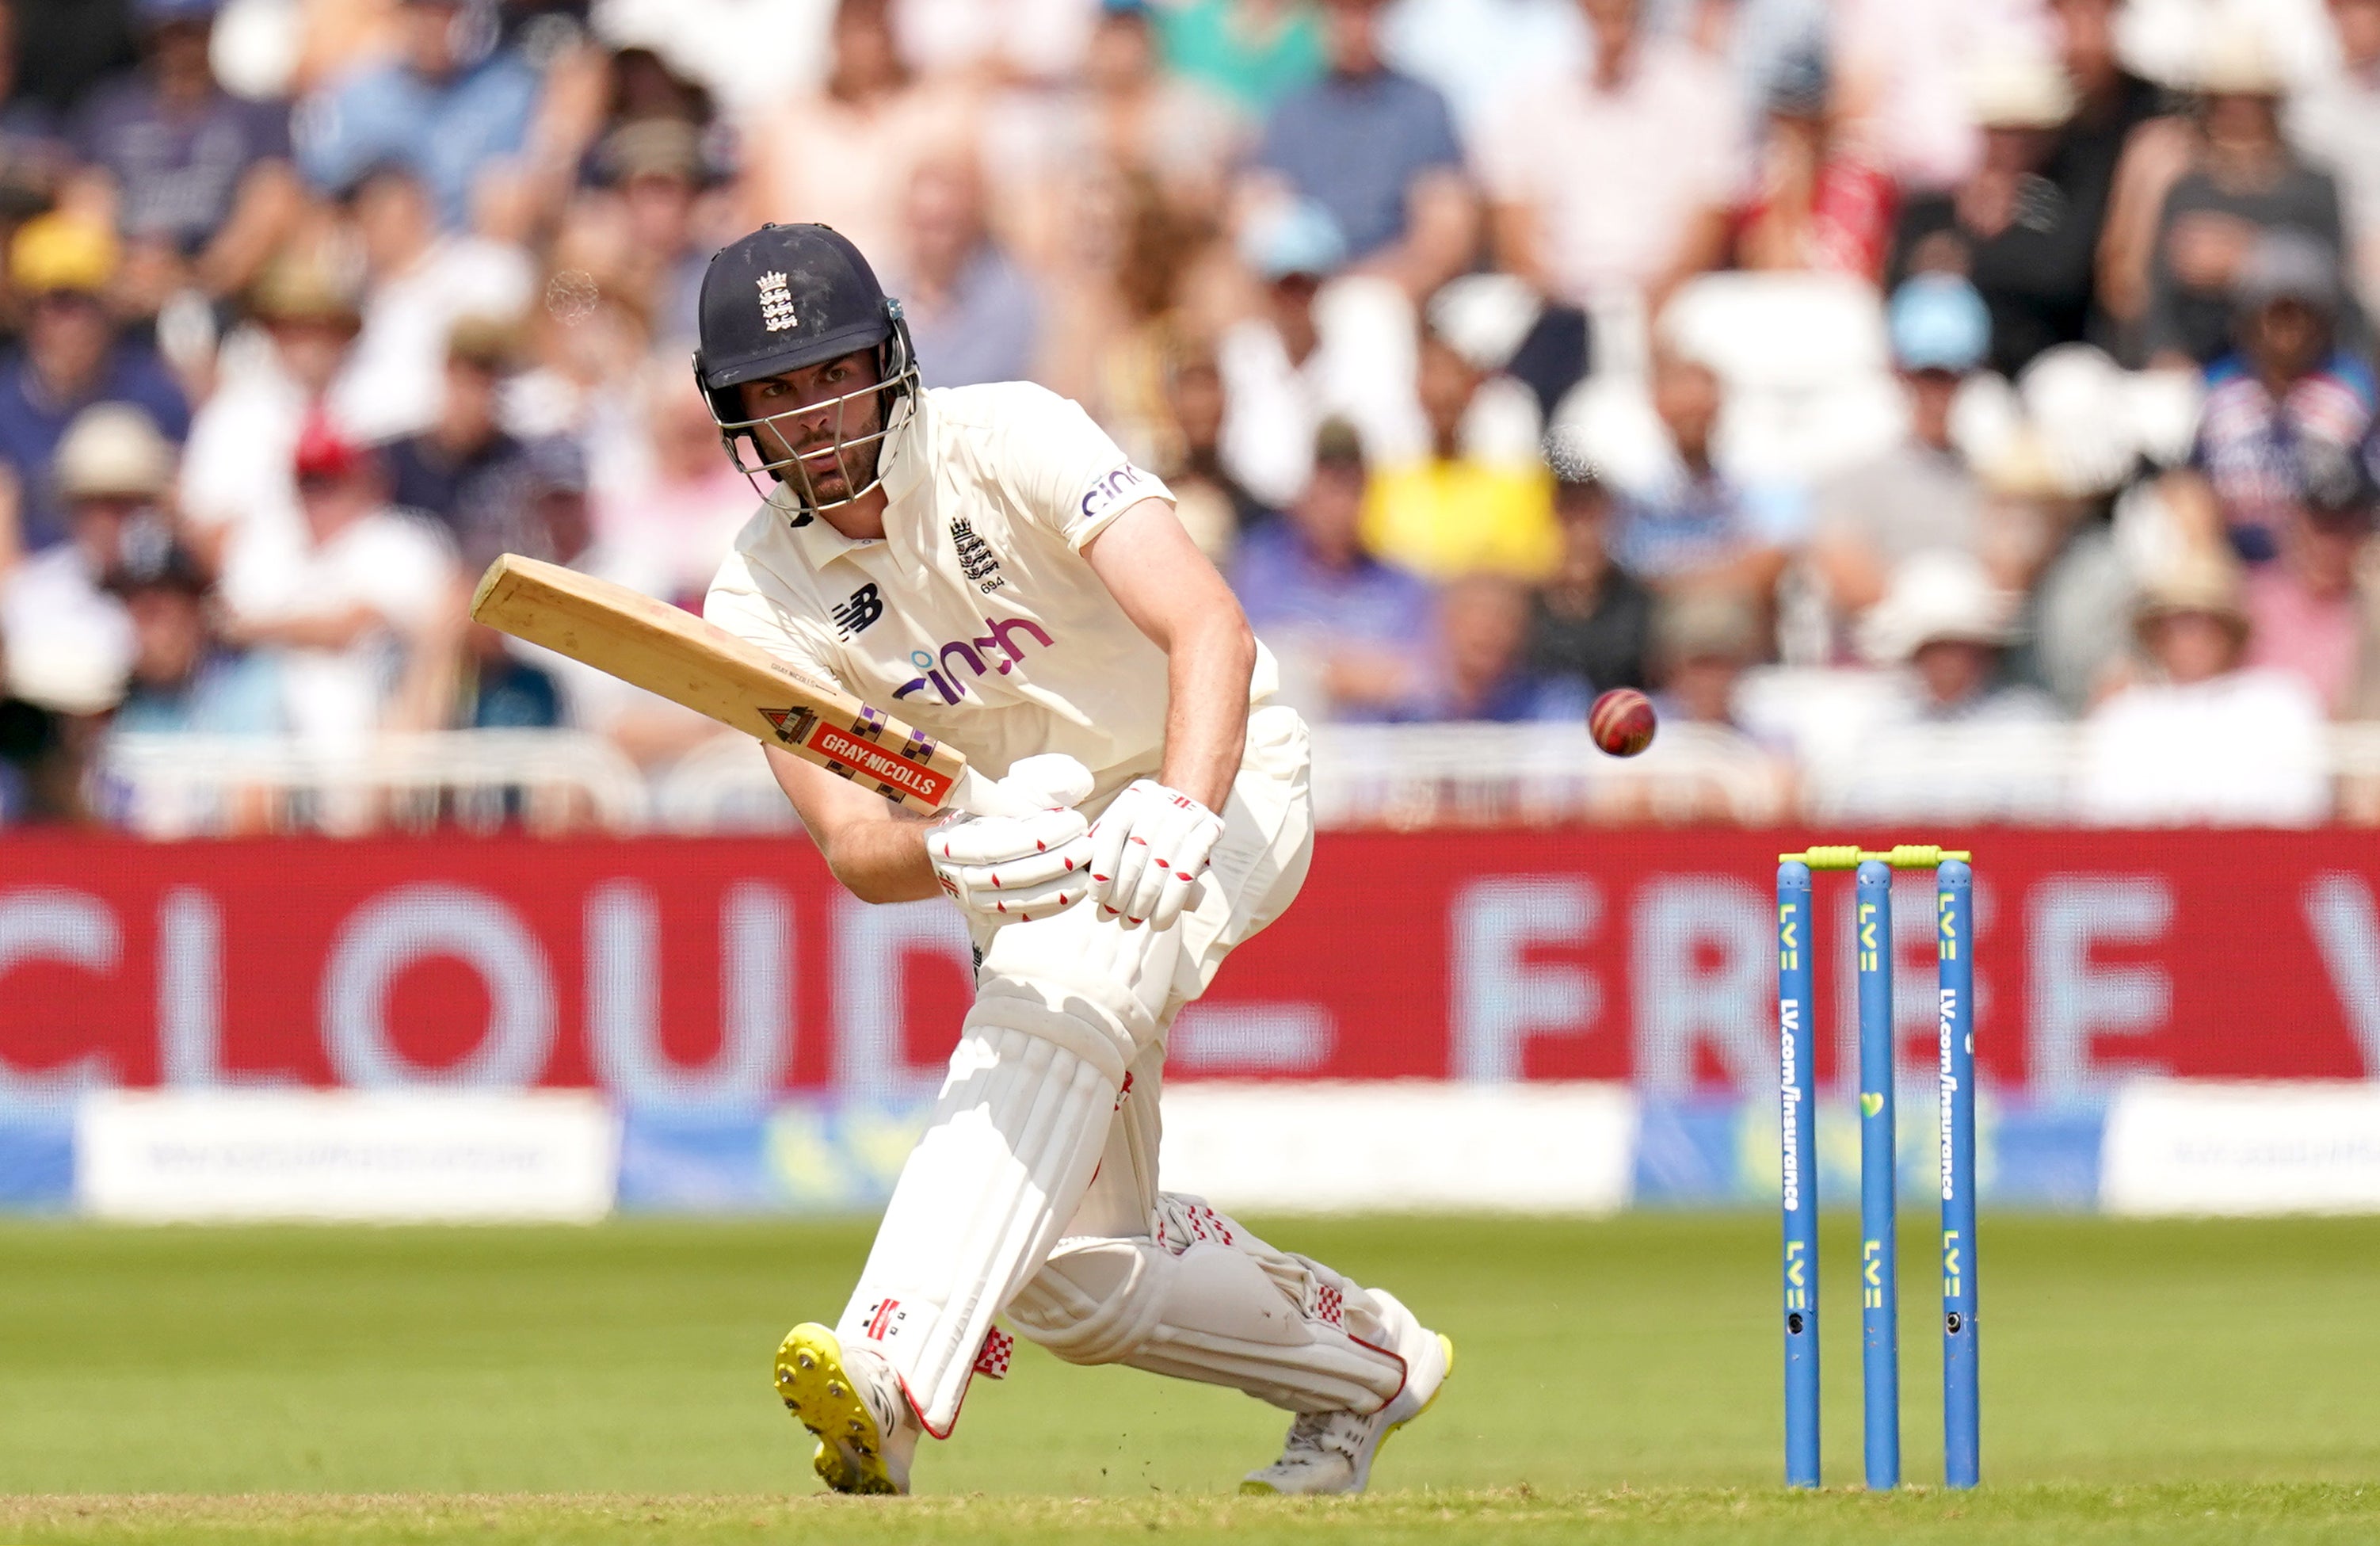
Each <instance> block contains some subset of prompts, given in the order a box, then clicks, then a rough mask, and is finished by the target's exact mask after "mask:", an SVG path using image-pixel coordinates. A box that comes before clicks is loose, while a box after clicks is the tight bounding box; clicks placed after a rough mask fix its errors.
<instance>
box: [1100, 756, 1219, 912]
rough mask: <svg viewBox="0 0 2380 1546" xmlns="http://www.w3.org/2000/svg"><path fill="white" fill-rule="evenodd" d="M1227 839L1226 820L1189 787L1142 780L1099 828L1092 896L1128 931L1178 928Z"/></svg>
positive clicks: (1112, 804)
mask: <svg viewBox="0 0 2380 1546" xmlns="http://www.w3.org/2000/svg"><path fill="white" fill-rule="evenodd" d="M1222 835H1223V819H1222V818H1221V817H1220V816H1218V815H1216V814H1215V813H1214V812H1213V811H1211V810H1208V809H1207V808H1206V807H1205V806H1203V805H1200V804H1199V803H1198V802H1197V801H1196V800H1194V799H1192V798H1191V797H1189V796H1187V795H1185V794H1184V793H1183V792H1182V791H1181V790H1179V789H1172V788H1168V787H1167V786H1166V785H1162V784H1160V783H1158V782H1157V780H1155V779H1153V778H1141V779H1135V780H1134V781H1133V782H1132V783H1130V784H1128V785H1124V788H1123V793H1121V794H1119V795H1117V796H1116V797H1115V798H1114V799H1113V800H1112V801H1111V802H1110V803H1109V805H1108V808H1107V810H1104V811H1101V812H1100V813H1099V822H1097V823H1096V824H1095V825H1094V826H1093V827H1092V828H1091V895H1092V897H1093V898H1094V899H1096V900H1097V901H1098V902H1099V907H1100V910H1101V911H1102V912H1103V913H1104V914H1105V915H1106V916H1108V917H1110V918H1119V917H1120V918H1122V919H1123V921H1124V925H1125V927H1127V928H1135V927H1137V926H1138V925H1140V924H1143V923H1146V924H1147V925H1148V926H1149V927H1150V928H1152V929H1165V928H1170V927H1171V926H1172V923H1173V920H1174V919H1178V918H1180V917H1181V916H1182V908H1183V906H1184V903H1185V902H1187V901H1188V899H1189V896H1190V893H1191V890H1192V888H1193V887H1195V886H1196V884H1197V883H1198V878H1199V877H1200V876H1202V875H1204V874H1205V873H1206V872H1207V864H1208V860H1209V859H1210V858H1212V857H1213V856H1214V852H1215V844H1216V842H1217V841H1218V840H1219V839H1220V838H1221V836H1222Z"/></svg>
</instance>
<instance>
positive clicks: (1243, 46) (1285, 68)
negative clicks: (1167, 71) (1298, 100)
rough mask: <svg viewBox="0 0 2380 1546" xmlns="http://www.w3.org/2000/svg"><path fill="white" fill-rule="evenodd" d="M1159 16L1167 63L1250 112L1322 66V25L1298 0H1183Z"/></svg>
mask: <svg viewBox="0 0 2380 1546" xmlns="http://www.w3.org/2000/svg"><path fill="white" fill-rule="evenodd" d="M1158 16H1159V18H1160V21H1159V27H1160V36H1161V37H1162V38H1163V39H1164V41H1165V63H1166V65H1167V67H1169V68H1171V69H1172V71H1173V73H1175V74H1176V75H1179V76H1181V77H1182V78H1183V79H1186V80H1190V81H1194V82H1196V83H1197V84H1198V85H1201V86H1204V87H1206V88H1207V89H1208V90H1209V91H1215V92H1218V93H1219V94H1220V95H1221V96H1223V97H1224V98H1225V99H1226V100H1228V101H1230V102H1232V103H1234V104H1236V105H1237V106H1238V107H1239V108H1240V109H1242V110H1243V111H1244V112H1245V113H1247V114H1248V115H1249V116H1253V117H1259V118H1260V117H1262V116H1264V114H1265V112H1266V110H1267V109H1269V108H1270V107H1271V106H1272V104H1273V103H1276V102H1279V101H1280V100H1281V98H1283V97H1285V96H1287V95H1288V94H1289V93H1290V92H1292V91H1296V90H1297V89H1298V88H1299V87H1301V86H1304V85H1306V84H1307V83H1309V82H1311V81H1312V80H1313V79H1315V78H1316V77H1318V76H1319V75H1320V74H1321V73H1322V71H1323V67H1324V56H1323V48H1322V29H1321V27H1320V26H1319V25H1318V23H1317V22H1316V20H1315V18H1314V14H1313V11H1312V9H1311V8H1310V7H1309V6H1305V5H1303V4H1300V3H1298V0H1181V3H1180V4H1176V5H1171V6H1164V7H1163V8H1162V9H1160V11H1159V12H1158Z"/></svg>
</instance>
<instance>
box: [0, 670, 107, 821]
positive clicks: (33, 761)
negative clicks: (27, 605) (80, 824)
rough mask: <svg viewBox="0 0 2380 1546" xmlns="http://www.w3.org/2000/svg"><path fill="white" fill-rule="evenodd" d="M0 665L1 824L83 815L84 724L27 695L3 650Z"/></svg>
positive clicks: (70, 817) (71, 715) (65, 819)
mask: <svg viewBox="0 0 2380 1546" xmlns="http://www.w3.org/2000/svg"><path fill="white" fill-rule="evenodd" d="M5 642H6V641H5V640H0V644H5ZM0 667H6V668H7V669H6V677H5V684H0V827H11V826H23V825H28V824H30V823H34V822H71V821H75V820H78V819H79V818H80V817H81V816H82V814H83V804H84V802H83V791H82V784H83V779H82V763H83V748H84V744H85V741H86V739H87V735H86V724H82V723H79V722H78V720H77V716H75V715H74V714H71V713H69V712H66V711H64V710H61V709H58V708H55V707H53V706H52V705H50V704H47V703H41V702H36V701H34V700H32V699H30V698H28V697H26V696H25V695H24V693H23V692H22V691H21V690H19V689H18V687H17V686H16V672H15V669H14V666H13V665H12V664H11V663H9V662H8V661H7V658H6V650H5V649H0Z"/></svg>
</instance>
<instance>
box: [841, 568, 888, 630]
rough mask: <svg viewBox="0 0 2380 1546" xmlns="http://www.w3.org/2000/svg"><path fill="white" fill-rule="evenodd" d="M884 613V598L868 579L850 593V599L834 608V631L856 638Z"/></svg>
mask: <svg viewBox="0 0 2380 1546" xmlns="http://www.w3.org/2000/svg"><path fill="white" fill-rule="evenodd" d="M883 615H884V598H883V597H882V596H881V595H880V594H879V593H878V592H877V590H876V584H875V582H874V581H873V580H870V581H869V582H868V584H866V585H863V586H861V587H860V588H859V589H858V590H854V591H853V592H852V593H851V599H850V600H848V601H846V602H844V603H843V604H842V605H841V606H839V607H836V608H835V609H834V631H835V632H837V633H839V634H841V635H842V636H843V637H844V638H845V639H856V638H858V637H859V636H860V635H861V634H863V633H866V632H867V631H868V627H869V626H870V625H871V624H873V623H874V622H875V621H876V620H877V619H878V618H880V617H881V616H883Z"/></svg>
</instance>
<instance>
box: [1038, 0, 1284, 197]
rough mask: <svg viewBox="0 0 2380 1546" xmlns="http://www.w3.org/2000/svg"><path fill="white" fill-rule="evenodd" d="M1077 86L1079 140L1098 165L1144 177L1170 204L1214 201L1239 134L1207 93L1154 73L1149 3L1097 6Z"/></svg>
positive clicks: (1104, 1)
mask: <svg viewBox="0 0 2380 1546" xmlns="http://www.w3.org/2000/svg"><path fill="white" fill-rule="evenodd" d="M1084 83H1085V85H1086V86H1087V88H1088V91H1087V99H1086V100H1085V102H1084V103H1082V104H1081V105H1082V110H1083V111H1084V112H1085V113H1086V114H1087V116H1088V118H1089V122H1088V124H1087V125H1085V126H1084V127H1083V128H1082V130H1081V132H1080V135H1079V140H1081V141H1087V142H1088V147H1089V148H1090V149H1091V151H1092V153H1093V154H1094V155H1095V156H1096V158H1097V159H1098V160H1099V161H1102V162H1105V163H1107V164H1111V165H1115V166H1121V167H1125V168H1128V169H1131V170H1135V171H1139V172H1142V173H1145V174H1147V176H1148V177H1152V178H1153V179H1155V181H1156V182H1157V184H1158V186H1159V187H1160V188H1161V189H1164V190H1165V192H1166V194H1167V196H1168V197H1169V198H1171V199H1172V200H1173V201H1176V202H1177V203H1182V204H1184V205H1190V204H1201V203H1206V204H1211V203H1215V202H1217V201H1220V197H1221V192H1222V181H1223V174H1224V171H1225V170H1226V168H1227V167H1228V165H1229V164H1230V163H1231V161H1232V160H1233V157H1234V156H1235V155H1236V153H1237V152H1238V150H1239V148H1240V144H1241V142H1242V140H1243V136H1244V133H1245V130H1244V129H1243V128H1242V127H1241V124H1240V120H1239V116H1238V115H1237V114H1236V113H1234V112H1233V109H1232V107H1231V104H1230V103H1226V102H1225V101H1223V100H1222V99H1221V98H1220V97H1219V96H1217V95H1216V93H1215V92H1214V91H1211V90H1209V89H1208V88H1206V87H1204V86H1202V85H1200V84H1198V83H1197V82H1196V81H1193V80H1188V79H1184V78H1183V77H1182V76H1179V75H1176V74H1174V73H1172V72H1171V71H1169V70H1166V69H1164V68H1162V67H1160V60H1159V57H1158V40H1157V35H1156V23H1155V21H1154V20H1153V19H1152V18H1151V17H1150V15H1149V6H1148V0H1101V4H1100V6H1099V25H1098V27H1097V29H1096V30H1094V31H1093V32H1092V34H1091V42H1090V51H1089V54H1088V55H1087V58H1086V60H1085V64H1084Z"/></svg>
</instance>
